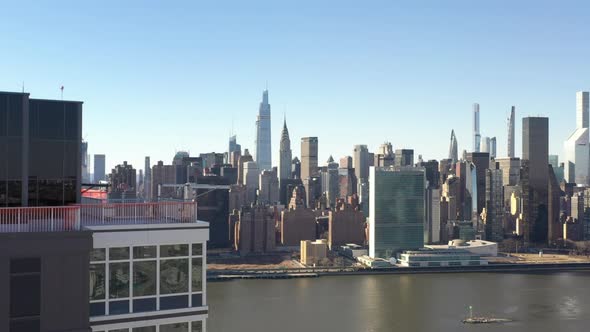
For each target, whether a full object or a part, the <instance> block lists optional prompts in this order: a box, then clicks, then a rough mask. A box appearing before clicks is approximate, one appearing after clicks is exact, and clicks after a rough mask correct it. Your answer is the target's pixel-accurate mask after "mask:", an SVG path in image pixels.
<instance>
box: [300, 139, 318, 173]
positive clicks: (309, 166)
mask: <svg viewBox="0 0 590 332" xmlns="http://www.w3.org/2000/svg"><path fill="white" fill-rule="evenodd" d="M315 176H318V138H317V137H303V138H301V180H305V179H308V178H310V177H315Z"/></svg>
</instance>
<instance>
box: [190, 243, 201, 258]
mask: <svg viewBox="0 0 590 332" xmlns="http://www.w3.org/2000/svg"><path fill="white" fill-rule="evenodd" d="M192 253H193V256H203V244H202V243H193V252H192Z"/></svg>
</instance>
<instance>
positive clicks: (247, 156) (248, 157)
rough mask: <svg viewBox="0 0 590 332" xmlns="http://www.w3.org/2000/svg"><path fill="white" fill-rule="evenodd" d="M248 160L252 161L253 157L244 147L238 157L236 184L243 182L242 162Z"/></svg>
mask: <svg viewBox="0 0 590 332" xmlns="http://www.w3.org/2000/svg"><path fill="white" fill-rule="evenodd" d="M249 161H254V159H253V158H252V155H250V152H249V151H248V149H245V150H244V154H243V155H241V156H240V157H239V158H238V184H244V181H245V179H244V164H245V163H247V162H249Z"/></svg>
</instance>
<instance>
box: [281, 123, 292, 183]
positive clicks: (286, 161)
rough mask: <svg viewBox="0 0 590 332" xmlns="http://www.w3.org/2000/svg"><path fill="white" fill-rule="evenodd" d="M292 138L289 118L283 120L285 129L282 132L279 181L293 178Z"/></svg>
mask: <svg viewBox="0 0 590 332" xmlns="http://www.w3.org/2000/svg"><path fill="white" fill-rule="evenodd" d="M291 158H292V154H291V140H290V139H289V130H288V129H287V119H285V120H284V122H283V131H282V132H281V142H280V150H279V182H280V181H281V180H283V179H290V178H291Z"/></svg>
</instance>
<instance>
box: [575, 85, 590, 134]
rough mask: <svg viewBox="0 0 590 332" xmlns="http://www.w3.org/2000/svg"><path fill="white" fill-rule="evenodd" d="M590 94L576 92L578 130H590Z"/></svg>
mask: <svg viewBox="0 0 590 332" xmlns="http://www.w3.org/2000/svg"><path fill="white" fill-rule="evenodd" d="M588 99H589V92H588V91H578V92H576V129H578V128H588V127H589V125H588V104H589V100H588Z"/></svg>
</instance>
